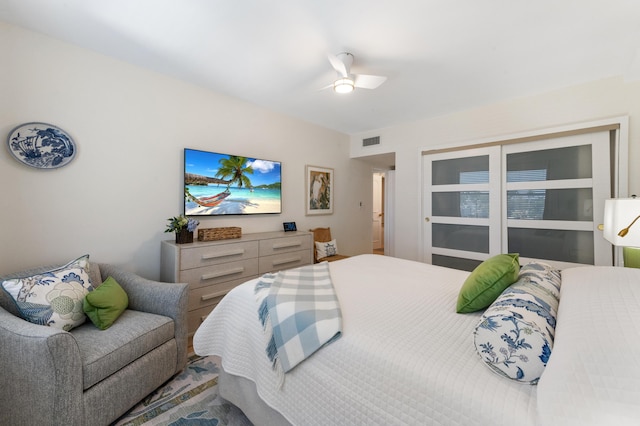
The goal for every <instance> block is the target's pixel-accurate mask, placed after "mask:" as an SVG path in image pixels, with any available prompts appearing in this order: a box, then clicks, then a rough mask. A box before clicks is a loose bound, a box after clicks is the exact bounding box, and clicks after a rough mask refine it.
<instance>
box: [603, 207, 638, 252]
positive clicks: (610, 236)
mask: <svg viewBox="0 0 640 426" xmlns="http://www.w3.org/2000/svg"><path fill="white" fill-rule="evenodd" d="M638 215H640V198H616V199H611V200H605V202H604V224H603V225H604V238H605V239H606V240H607V241H609V242H611V244H613V245H615V246H625V247H640V220H638V222H636V223H634V224H633V226H632V227H630V229H629V230H628V233H627V234H626V235H625V236H620V235H619V232H620V231H621V230H623V229H626V228H629V225H631V223H632V222H633V221H634V220H635V219H636V218H637V217H638Z"/></svg>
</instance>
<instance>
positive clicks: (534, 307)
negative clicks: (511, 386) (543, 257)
mask: <svg viewBox="0 0 640 426" xmlns="http://www.w3.org/2000/svg"><path fill="white" fill-rule="evenodd" d="M560 285H561V280H560V271H559V270H557V269H554V268H552V267H551V266H549V265H547V264H544V263H529V264H528V265H525V266H524V267H523V268H522V269H521V270H520V274H519V276H518V280H517V281H516V282H515V283H513V284H512V285H511V286H509V287H507V289H505V290H504V291H503V292H502V294H501V295H500V296H498V298H497V299H496V300H495V301H494V302H493V304H491V306H489V307H488V308H487V310H486V311H485V312H484V314H483V315H482V317H481V318H480V322H479V323H478V325H477V326H476V329H475V331H474V343H475V346H476V350H477V351H478V354H479V355H480V357H481V358H482V360H483V361H484V363H485V364H487V365H488V366H489V367H490V368H491V370H493V371H494V372H496V373H498V374H500V375H502V376H506V377H508V378H511V379H514V380H518V381H521V382H525V383H530V384H537V383H538V379H539V378H540V376H541V375H542V372H543V371H544V368H545V367H546V365H547V361H548V360H549V356H550V355H551V349H552V348H553V339H554V336H555V327H556V317H557V311H558V303H559V301H560Z"/></svg>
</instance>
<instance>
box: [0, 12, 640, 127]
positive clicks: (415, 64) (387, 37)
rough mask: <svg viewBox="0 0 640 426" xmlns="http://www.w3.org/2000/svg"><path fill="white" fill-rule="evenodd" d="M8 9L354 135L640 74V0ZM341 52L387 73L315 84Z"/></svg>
mask: <svg viewBox="0 0 640 426" xmlns="http://www.w3.org/2000/svg"><path fill="white" fill-rule="evenodd" d="M0 20H2V21H6V22H9V23H13V24H16V25H19V26H23V27H26V28H29V29H32V30H35V31H39V32H42V33H44V34H47V35H49V36H52V37H54V38H57V39H61V40H64V41H67V42H70V43H72V44H75V45H78V46H82V47H85V48H88V49H91V50H94V51H96V52H100V53H102V54H105V55H109V56H113V57H116V58H119V59H121V60H123V61H126V62H130V63H133V64H137V65H139V66H142V67H146V68H149V69H152V70H156V71H158V72H161V73H165V74H168V75H171V76H175V77H177V78H180V79H183V80H187V81H191V82H193V83H195V84H198V85H201V86H203V87H207V88H210V89H212V90H214V91H216V92H220V93H223V94H227V95H230V96H233V97H236V98H240V99H243V100H246V101H249V102H252V103H254V104H257V105H260V106H263V107H266V108H269V109H272V110H275V111H279V112H282V113H284V114H287V115H291V116H294V117H298V118H301V119H303V120H306V121H308V122H312V123H316V124H319V125H321V126H325V127H328V128H332V129H336V130H338V131H341V132H344V133H348V134H353V133H358V132H363V131H369V130H373V129H379V128H383V127H388V126H391V125H394V124H397V123H401V122H405V121H411V120H415V119H419V118H426V117H431V116H437V115H442V114H446V113H450V112H454V111H458V110H462V109H467V108H471V107H477V106H482V105H486V104H488V103H492V102H496V101H499V100H503V99H509V98H515V97H521V96H528V95H532V94H536V93H542V92H545V91H548V90H553V89H557V88H561V87H566V86H570V85H574V84H579V83H583V82H587V81H592V80H597V79H600V78H605V77H610V76H619V75H623V76H626V77H627V78H640V59H639V57H640V53H637V52H638V48H639V47H640V1H637V0H535V1H531V0H482V1H481V0H393V1H392V0H342V1H335V0H0ZM344 51H348V52H351V53H352V54H353V55H354V56H355V61H354V64H353V67H352V71H353V72H354V73H365V74H378V75H386V76H388V80H387V81H386V82H385V83H384V84H383V85H382V86H380V87H379V88H378V89H375V90H365V89H357V90H356V91H355V92H353V93H351V94H349V95H338V94H336V93H334V92H333V91H332V90H330V89H329V90H324V91H319V90H318V89H319V88H321V87H323V86H326V85H327V84H330V83H331V82H332V81H333V80H334V79H335V78H336V73H335V72H334V71H333V70H332V68H331V66H330V64H329V62H328V60H327V54H329V53H331V54H337V53H340V52H344ZM5 59H6V58H5Z"/></svg>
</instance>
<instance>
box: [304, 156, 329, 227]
mask: <svg viewBox="0 0 640 426" xmlns="http://www.w3.org/2000/svg"><path fill="white" fill-rule="evenodd" d="M305 177H306V178H305V202H306V208H305V214H306V215H307V216H315V215H324V214H333V207H334V204H333V193H334V172H333V169H330V168H328V167H318V166H310V165H307V166H306V167H305Z"/></svg>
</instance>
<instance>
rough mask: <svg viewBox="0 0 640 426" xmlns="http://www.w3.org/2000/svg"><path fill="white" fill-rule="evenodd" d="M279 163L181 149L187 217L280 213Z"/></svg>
mask: <svg viewBox="0 0 640 426" xmlns="http://www.w3.org/2000/svg"><path fill="white" fill-rule="evenodd" d="M281 183H282V172H281V164H280V162H279V161H271V160H262V159H259V158H251V157H242V156H239V155H229V154H221V153H217V152H208V151H199V150H195V149H189V148H185V150H184V214H185V215H186V216H218V215H251V214H266V213H282V190H281Z"/></svg>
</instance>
